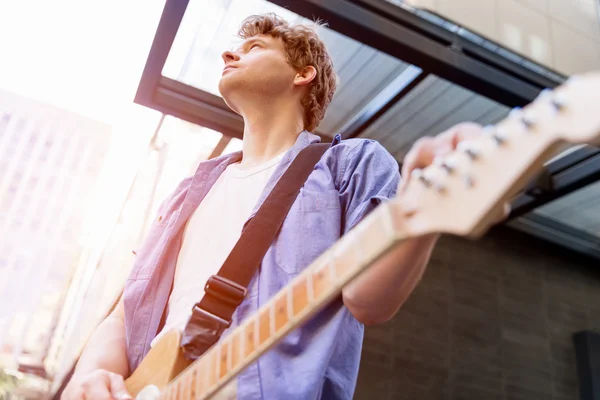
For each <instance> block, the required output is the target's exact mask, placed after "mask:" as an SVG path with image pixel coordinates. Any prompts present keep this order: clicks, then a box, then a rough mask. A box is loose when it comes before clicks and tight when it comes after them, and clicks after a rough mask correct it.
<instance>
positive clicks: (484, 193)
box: [392, 72, 600, 237]
mask: <svg viewBox="0 0 600 400" xmlns="http://www.w3.org/2000/svg"><path fill="white" fill-rule="evenodd" d="M562 141H566V142H570V143H576V144H577V143H586V144H596V143H598V142H599V141H600V73H598V72H594V73H588V74H585V75H581V76H577V77H573V78H571V79H569V80H568V81H567V82H566V83H565V84H563V85H561V86H560V87H558V88H556V89H554V90H545V91H543V92H542V93H541V94H540V95H539V96H538V98H537V99H536V100H535V101H534V102H532V103H531V104H529V105H528V106H526V107H524V108H523V109H515V110H513V111H512V112H511V113H510V114H509V116H508V117H507V118H506V119H504V120H503V121H501V122H499V123H498V124H497V125H495V126H488V127H485V128H484V135H482V136H481V137H479V138H477V139H475V140H471V141H466V142H461V143H460V144H459V146H458V148H457V149H456V150H455V151H454V152H452V153H450V154H448V155H447V156H444V157H443V158H440V159H436V160H435V162H434V163H433V164H432V165H430V166H429V167H427V168H424V169H422V170H415V171H413V174H412V175H411V177H410V178H409V179H410V180H409V182H408V183H407V185H406V187H405V189H404V191H403V192H402V193H400V194H399V196H398V198H397V199H395V200H393V201H392V208H393V209H394V207H395V211H397V217H398V218H400V220H401V221H402V226H403V227H404V228H403V229H405V230H408V233H409V234H411V236H419V235H422V234H428V233H452V234H456V235H461V236H469V237H477V236H480V235H481V234H483V233H484V232H485V231H486V230H487V228H488V227H489V226H490V225H491V224H492V223H493V222H494V220H495V218H496V217H497V214H494V213H495V211H497V210H498V208H499V207H501V206H502V205H503V204H504V203H505V202H506V201H507V200H508V199H509V198H510V197H511V196H512V195H513V194H515V193H516V192H518V191H520V190H521V189H522V188H523V187H524V186H525V185H526V184H527V183H528V181H529V179H531V178H532V177H533V176H534V175H535V173H536V172H537V171H538V170H539V169H540V168H541V167H542V165H543V162H544V161H545V159H546V158H547V157H548V155H549V154H550V153H551V151H552V149H553V148H554V146H555V145H556V144H558V143H560V142H562ZM404 179H406V177H404Z"/></svg>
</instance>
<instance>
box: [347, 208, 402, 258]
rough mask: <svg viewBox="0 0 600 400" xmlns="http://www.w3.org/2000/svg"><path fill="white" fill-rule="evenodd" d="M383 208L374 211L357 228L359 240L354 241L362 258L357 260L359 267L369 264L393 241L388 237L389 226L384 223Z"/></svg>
mask: <svg viewBox="0 0 600 400" xmlns="http://www.w3.org/2000/svg"><path fill="white" fill-rule="evenodd" d="M385 209H386V208H385V207H380V209H378V210H375V211H376V212H375V211H374V212H373V213H371V214H370V215H369V217H367V219H365V220H364V221H363V222H364V223H362V224H360V225H359V226H357V228H359V229H358V231H357V232H356V233H357V234H359V235H360V240H354V242H355V244H356V247H357V248H359V249H360V251H361V252H362V258H361V260H359V263H360V264H361V265H364V264H367V263H369V262H371V261H372V260H373V259H374V258H376V257H377V256H379V254H381V252H382V251H383V250H385V248H386V247H388V246H389V245H390V244H391V242H392V241H393V239H394V238H393V236H392V237H390V235H389V233H388V230H389V224H388V223H386V221H385V219H386V218H385V217H386V215H385V214H384V213H383V212H384V211H385Z"/></svg>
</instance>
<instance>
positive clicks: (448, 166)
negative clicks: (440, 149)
mask: <svg viewBox="0 0 600 400" xmlns="http://www.w3.org/2000/svg"><path fill="white" fill-rule="evenodd" d="M433 165H435V166H437V167H439V168H442V169H443V170H444V171H446V172H447V173H448V174H452V172H454V168H455V167H454V163H453V162H451V161H450V160H445V159H444V158H442V157H435V158H434V159H433Z"/></svg>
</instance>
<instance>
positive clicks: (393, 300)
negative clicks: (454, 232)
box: [342, 235, 437, 325]
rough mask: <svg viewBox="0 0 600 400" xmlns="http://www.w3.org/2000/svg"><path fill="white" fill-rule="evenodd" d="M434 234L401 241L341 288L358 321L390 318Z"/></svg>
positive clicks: (422, 266) (419, 267) (417, 273)
mask: <svg viewBox="0 0 600 400" xmlns="http://www.w3.org/2000/svg"><path fill="white" fill-rule="evenodd" d="M436 242H437V235H436V236H434V235H431V236H427V237H422V238H418V239H411V240H408V241H406V242H403V243H401V244H399V245H398V246H396V247H395V248H393V249H392V250H390V251H389V252H388V253H387V254H386V255H384V256H383V257H381V258H380V259H379V260H377V261H376V262H375V264H374V265H372V266H371V267H370V268H369V269H368V270H367V271H365V272H364V273H363V274H361V275H360V276H358V277H357V278H356V279H355V280H354V281H352V282H351V283H350V284H349V285H347V286H346V287H345V288H344V289H343V292H342V293H343V299H344V304H345V305H346V307H348V309H349V310H350V312H352V314H353V315H354V316H355V317H356V319H358V320H359V321H360V322H362V323H364V324H366V325H371V324H376V323H380V322H385V321H387V320H389V319H391V318H392V317H393V316H394V315H395V314H396V313H397V312H398V310H399V309H400V306H402V304H403V303H404V301H406V299H407V298H408V296H409V295H410V293H411V292H412V291H413V289H414V288H415V286H416V284H417V283H418V282H419V280H420V279H421V276H422V275H423V272H424V271H425V267H426V265H427V263H428V261H429V257H430V256H431V252H432V250H433V247H434V245H435V243H436Z"/></svg>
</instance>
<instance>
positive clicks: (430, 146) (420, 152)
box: [402, 136, 435, 179]
mask: <svg viewBox="0 0 600 400" xmlns="http://www.w3.org/2000/svg"><path fill="white" fill-rule="evenodd" d="M434 154H435V139H434V138H432V137H429V136H426V137H423V138H421V139H419V140H417V141H416V142H415V144H414V145H413V146H412V148H411V149H410V151H409V152H408V153H407V154H406V156H405V157H404V160H403V161H402V177H403V178H404V179H408V176H409V175H410V173H411V172H412V171H413V170H414V169H416V168H423V167H425V166H427V165H429V164H431V162H432V161H433V157H434Z"/></svg>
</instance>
